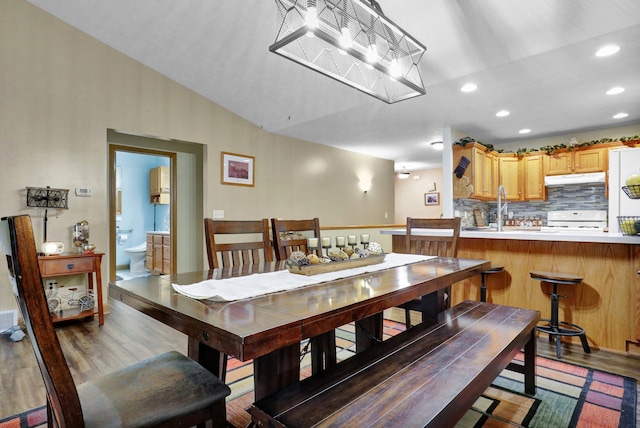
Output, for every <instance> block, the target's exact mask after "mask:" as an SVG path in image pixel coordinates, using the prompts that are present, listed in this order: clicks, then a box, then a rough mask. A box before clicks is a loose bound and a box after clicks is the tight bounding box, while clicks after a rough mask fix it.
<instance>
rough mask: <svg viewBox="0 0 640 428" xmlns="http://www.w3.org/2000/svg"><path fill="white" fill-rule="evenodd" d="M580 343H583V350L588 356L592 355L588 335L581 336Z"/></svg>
mask: <svg viewBox="0 0 640 428" xmlns="http://www.w3.org/2000/svg"><path fill="white" fill-rule="evenodd" d="M580 342H582V349H584V352H586V353H587V354H590V353H591V348H590V347H589V342H587V335H586V334H581V335H580Z"/></svg>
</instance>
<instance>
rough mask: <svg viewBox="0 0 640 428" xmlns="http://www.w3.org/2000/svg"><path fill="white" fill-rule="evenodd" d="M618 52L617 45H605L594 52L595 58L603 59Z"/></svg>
mask: <svg viewBox="0 0 640 428" xmlns="http://www.w3.org/2000/svg"><path fill="white" fill-rule="evenodd" d="M619 50H620V46H617V45H606V46H603V47H601V48H600V49H598V51H597V52H596V56H597V57H605V56H609V55H613V54H615V53H617V52H618V51H619Z"/></svg>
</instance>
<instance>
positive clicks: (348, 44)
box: [340, 27, 351, 49]
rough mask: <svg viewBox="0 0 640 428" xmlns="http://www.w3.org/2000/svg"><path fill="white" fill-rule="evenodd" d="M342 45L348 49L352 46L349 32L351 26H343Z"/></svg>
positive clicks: (341, 31) (341, 32) (341, 33)
mask: <svg viewBox="0 0 640 428" xmlns="http://www.w3.org/2000/svg"><path fill="white" fill-rule="evenodd" d="M340 46H342V47H343V48H344V49H348V48H350V47H351V34H350V33H349V28H347V27H342V29H341V30H340Z"/></svg>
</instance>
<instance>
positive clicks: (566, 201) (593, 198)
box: [453, 184, 609, 227]
mask: <svg viewBox="0 0 640 428" xmlns="http://www.w3.org/2000/svg"><path fill="white" fill-rule="evenodd" d="M453 207H454V209H455V210H458V211H460V216H461V217H462V227H470V226H475V225H476V222H475V219H474V216H473V210H474V209H479V210H481V211H484V214H485V218H487V219H490V218H493V216H494V214H495V213H496V212H497V209H498V208H497V207H498V205H497V202H496V201H489V202H485V201H477V200H475V199H454V200H453ZM608 209H609V200H608V199H607V197H606V196H605V187H604V186H603V185H589V184H571V185H565V186H561V187H548V188H547V200H546V201H528V202H517V201H509V202H508V208H507V210H508V212H512V213H513V216H514V217H516V218H517V217H525V218H527V217H532V218H535V217H540V218H542V220H543V223H544V225H545V226H546V225H547V212H548V211H563V210H603V211H608ZM465 213H466V215H465Z"/></svg>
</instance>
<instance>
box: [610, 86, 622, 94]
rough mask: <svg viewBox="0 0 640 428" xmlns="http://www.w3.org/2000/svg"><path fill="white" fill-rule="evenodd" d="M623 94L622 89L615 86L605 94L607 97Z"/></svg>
mask: <svg viewBox="0 0 640 428" xmlns="http://www.w3.org/2000/svg"><path fill="white" fill-rule="evenodd" d="M623 92H624V88H622V87H620V86H616V87H614V88H611V89H609V90H608V91H607V92H606V94H607V95H618V94H621V93H623Z"/></svg>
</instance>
